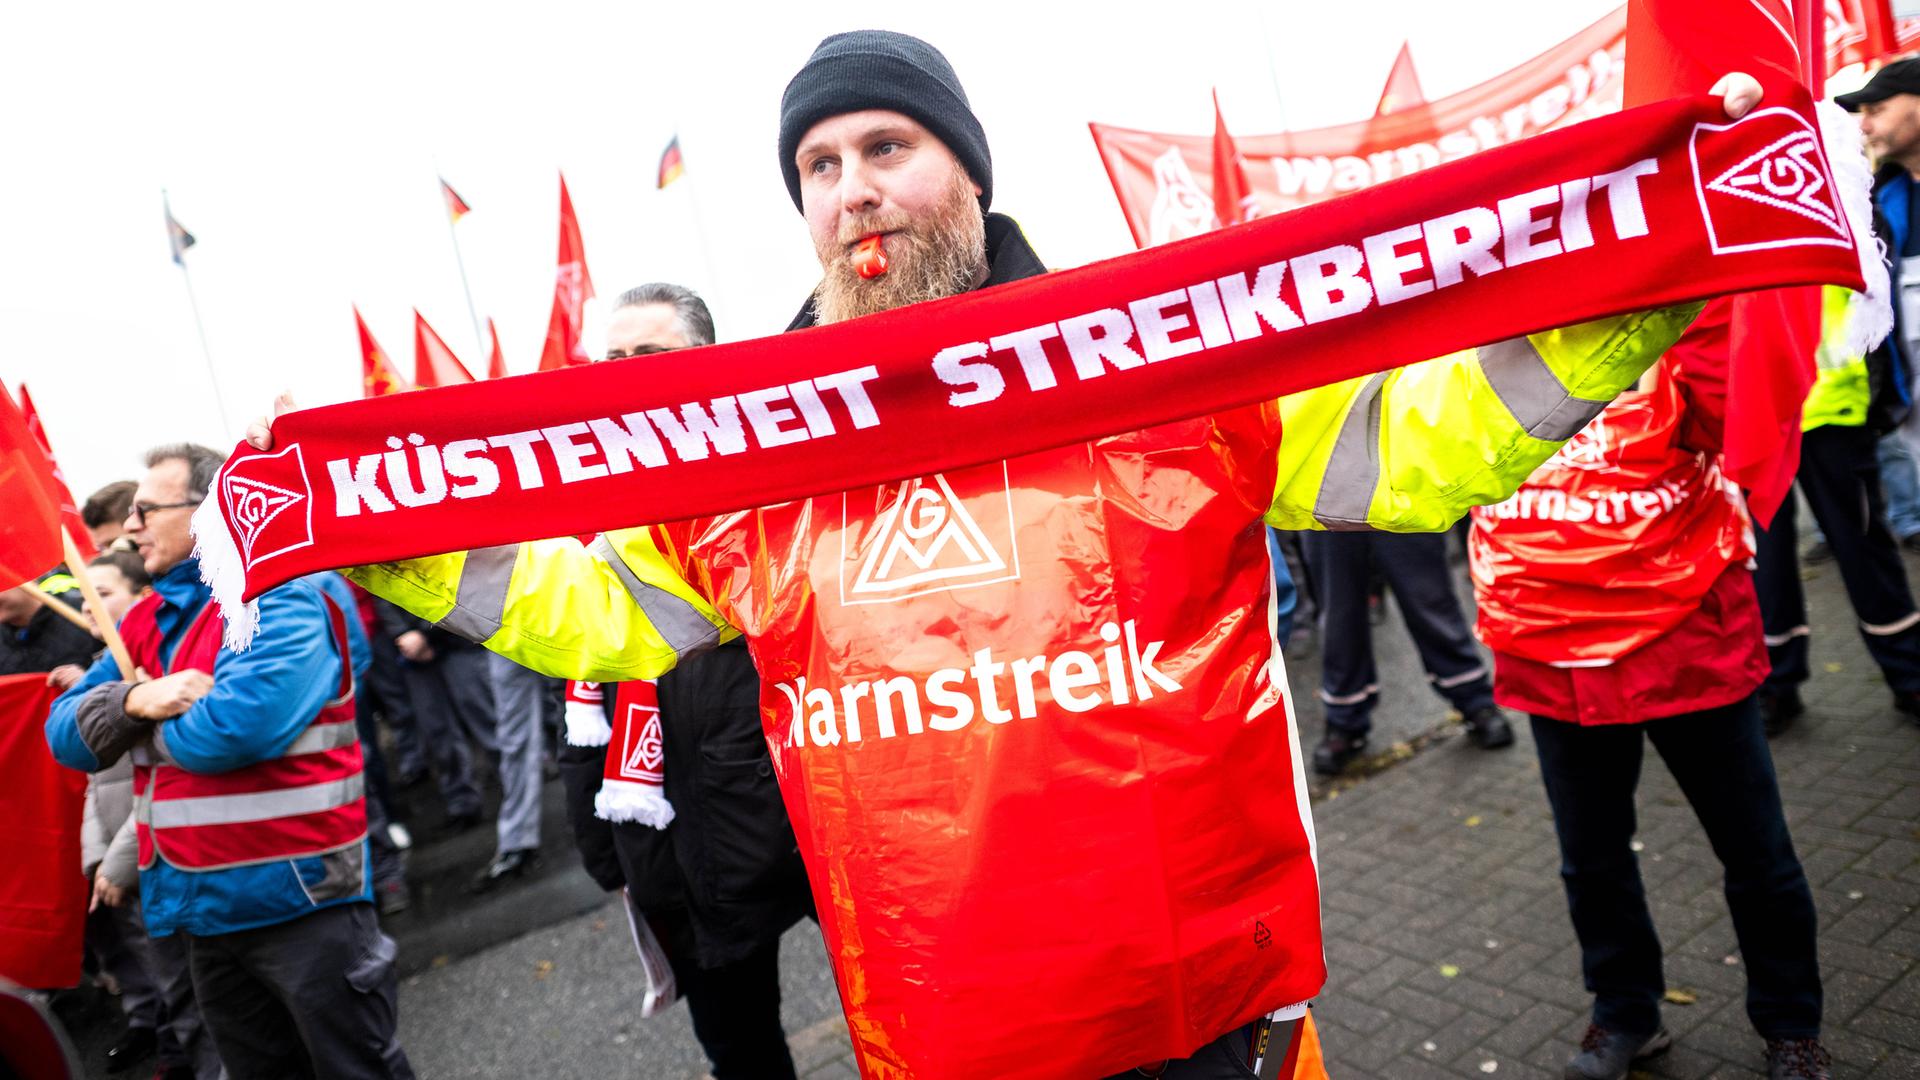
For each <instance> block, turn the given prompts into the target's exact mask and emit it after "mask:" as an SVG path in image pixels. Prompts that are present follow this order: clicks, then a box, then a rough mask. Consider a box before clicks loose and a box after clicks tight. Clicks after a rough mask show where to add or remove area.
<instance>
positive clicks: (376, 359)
mask: <svg viewBox="0 0 1920 1080" xmlns="http://www.w3.org/2000/svg"><path fill="white" fill-rule="evenodd" d="M353 325H354V327H355V328H356V329H358V330H359V331H360V396H361V397H363V398H370V397H380V396H381V395H383V394H397V393H399V392H401V391H402V390H411V389H413V387H411V386H408V385H407V380H405V379H403V378H401V377H400V372H398V371H396V370H395V369H394V366H393V361H391V360H389V359H387V353H386V350H384V349H382V348H381V347H380V343H379V342H377V341H375V340H373V331H371V330H369V329H367V320H365V319H363V318H361V317H360V309H359V307H357V306H356V307H355V308H354V309H353Z"/></svg>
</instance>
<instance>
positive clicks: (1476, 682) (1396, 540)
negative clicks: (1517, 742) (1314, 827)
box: [1306, 532, 1513, 776]
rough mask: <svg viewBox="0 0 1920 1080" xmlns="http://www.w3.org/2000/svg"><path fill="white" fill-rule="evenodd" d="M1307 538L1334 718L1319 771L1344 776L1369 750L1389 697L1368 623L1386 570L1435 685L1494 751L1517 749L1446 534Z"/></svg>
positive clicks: (1319, 753) (1325, 695) (1324, 700)
mask: <svg viewBox="0 0 1920 1080" xmlns="http://www.w3.org/2000/svg"><path fill="white" fill-rule="evenodd" d="M1306 541H1307V559H1308V563H1309V567H1310V572H1311V573H1312V574H1313V584H1314V591H1315V593H1316V595H1317V596H1318V597H1319V600H1320V704H1321V706H1322V708H1323V709H1324V710H1325V712H1326V717H1327V730H1326V734H1325V735H1323V736H1322V737H1321V739H1320V745H1319V746H1318V747H1316V748H1315V749H1314V751H1313V768H1314V771H1315V772H1318V773H1320V774H1321V775H1323V776H1335V775H1338V774H1339V773H1340V772H1342V771H1344V770H1345V769H1346V767H1347V766H1348V765H1350V764H1352V762H1353V760H1354V759H1355V758H1357V757H1359V756H1360V755H1361V754H1363V753H1365V752H1366V749H1367V735H1368V733H1369V732H1370V731H1372V729H1373V707H1374V705H1375V704H1376V703H1378V701H1379V699H1380V680H1379V675H1378V673H1377V672H1376V671H1375V669H1374V664H1373V626H1372V624H1371V621H1370V620H1369V619H1368V617H1367V584H1368V581H1369V580H1370V578H1371V577H1372V575H1373V573H1374V572H1375V571H1376V570H1377V571H1378V572H1379V573H1380V575H1381V576H1382V577H1384V578H1385V579H1386V582H1387V587H1388V588H1390V589H1392V590H1393V597H1394V600H1395V601H1396V602H1397V606H1398V607H1399V608H1400V617H1401V618H1402V619H1404V620H1405V621H1406V624H1407V633H1408V634H1409V635H1411V636H1412V637H1413V644H1414V647H1415V648H1416V649H1418V650H1419V651H1420V663H1421V666H1423V667H1425V668H1426V670H1427V681H1428V682H1429V683H1431V684H1432V685H1433V689H1434V691H1435V692H1436V693H1438V694H1439V695H1440V696H1441V697H1443V698H1445V699H1446V700H1447V702H1448V704H1450V705H1452V706H1453V707H1454V708H1455V709H1458V710H1459V711H1460V715H1461V716H1463V717H1465V718H1466V724H1467V734H1468V736H1469V737H1470V738H1472V739H1473V741H1474V743H1475V744H1477V745H1479V746H1481V747H1483V748H1486V749H1493V748H1495V747H1501V746H1507V745H1509V744H1511V743H1512V742H1513V728H1512V727H1511V726H1510V725H1509V724H1508V723H1507V718H1506V715H1505V714H1504V713H1502V712H1501V711H1500V709H1499V707H1498V706H1496V705H1494V703H1493V679H1492V675H1491V671H1490V669H1489V668H1488V667H1487V662H1486V660H1485V658H1483V657H1482V656H1481V655H1480V648H1479V646H1478V645H1477V644H1476V643H1475V642H1474V640H1473V634H1472V632H1470V631H1469V630H1468V629H1467V620H1466V618H1465V616H1463V615H1462V614H1461V611H1460V600H1459V597H1457V596H1455V595H1454V591H1453V581H1452V579H1451V578H1450V577H1449V574H1448V570H1447V538H1446V535H1445V534H1443V533H1382V532H1326V533H1311V534H1309V535H1308V536H1307V537H1306Z"/></svg>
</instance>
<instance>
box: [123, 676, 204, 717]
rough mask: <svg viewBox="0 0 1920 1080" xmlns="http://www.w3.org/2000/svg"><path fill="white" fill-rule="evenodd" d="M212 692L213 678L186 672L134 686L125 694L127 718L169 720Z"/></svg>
mask: <svg viewBox="0 0 1920 1080" xmlns="http://www.w3.org/2000/svg"><path fill="white" fill-rule="evenodd" d="M212 689H213V676H211V675H209V674H207V673H206V672H204V671H195V670H192V669H188V670H186V671H176V672H174V673H173V674H171V675H163V676H161V677H160V678H158V679H155V680H153V681H152V682H143V683H135V684H134V687H133V689H131V690H129V691H127V705H126V708H127V715H128V716H132V717H137V718H139V719H141V720H171V719H173V718H174V717H176V716H179V715H180V714H181V713H184V712H186V711H187V710H188V709H190V708H192V707H193V703H194V702H196V701H199V700H200V699H201V698H203V697H206V696H207V692H208V691H210V690H212Z"/></svg>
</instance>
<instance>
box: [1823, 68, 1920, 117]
mask: <svg viewBox="0 0 1920 1080" xmlns="http://www.w3.org/2000/svg"><path fill="white" fill-rule="evenodd" d="M1895 94H1920V57H1910V58H1908V59H1906V60H1895V61H1894V62H1893V63H1891V64H1888V65H1887V66H1886V67H1883V68H1881V69H1880V70H1879V71H1876V72H1874V73H1873V78H1872V79H1870V80H1868V82H1867V85H1865V86H1863V87H1861V88H1860V89H1858V90H1855V91H1854V92H1853V93H1851V94H1841V95H1839V96H1838V97H1835V98H1834V99H1833V100H1834V101H1835V102H1836V103H1837V104H1838V105H1839V106H1840V107H1841V108H1843V109H1845V110H1847V111H1848V112H1859V111H1860V106H1862V105H1868V104H1871V103H1873V102H1876V101H1885V100H1887V99H1888V98H1890V97H1892V96H1893V95H1895Z"/></svg>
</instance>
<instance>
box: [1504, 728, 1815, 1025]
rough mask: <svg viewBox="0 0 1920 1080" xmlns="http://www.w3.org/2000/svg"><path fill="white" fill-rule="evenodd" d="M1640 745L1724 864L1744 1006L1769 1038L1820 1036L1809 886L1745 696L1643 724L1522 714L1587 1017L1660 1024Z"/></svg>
mask: <svg viewBox="0 0 1920 1080" xmlns="http://www.w3.org/2000/svg"><path fill="white" fill-rule="evenodd" d="M1643 736H1644V738H1645V739H1646V740H1648V741H1651V742H1652V743H1653V748H1654V749H1655V750H1658V751H1659V752H1660V757H1661V758H1662V759H1663V760H1665V761H1666V763H1667V769H1668V770H1669V771H1670V772H1672V773H1673V778H1674V780H1676V781H1677V782H1678V783H1679V785H1680V790H1681V791H1682V792H1684V793H1685V794H1686V797H1687V802H1688V803H1690V804H1692V806H1693V812H1694V815H1695V816H1696V817H1698V818H1699V819H1700V824H1701V826H1702V827H1703V828H1705V830H1706V833H1707V839H1708V841H1709V842H1711V843H1712V845H1713V853H1714V854H1715V855H1717V856H1719V858H1720V864H1721V866H1722V867H1724V868H1725V870H1726V895H1727V908H1728V910H1729V911H1730V912H1731V913H1732V915H1733V930H1734V935H1735V937H1737V938H1738V939H1739V942H1740V955H1741V957H1742V959H1743V960H1744V961H1745V964H1746V969H1747V1017H1748V1018H1749V1019H1750V1020H1752V1021H1753V1026H1754V1028H1755V1029H1756V1030H1757V1031H1759V1032H1760V1034H1761V1036H1762V1037H1764V1038H1768V1039H1797V1038H1810V1037H1814V1036H1818V1035H1819V1034H1820V1000H1821V997H1820V967H1819V963H1818V961H1817V959H1816V956H1815V948H1814V912H1813V893H1812V892H1811V891H1810V890H1809V889H1808V888H1807V878H1806V874H1805V873H1804V872H1802V871H1801V869H1800V859H1799V857H1798V856H1797V855H1795V854H1794V850H1793V839H1792V837H1790V836H1789V835H1788V834H1787V820H1786V816H1785V815H1784V814H1783V813H1782V812H1781V809H1780V788H1779V784H1778V783H1777V782H1776V781H1775V779H1774V773H1773V755H1772V754H1771V753H1770V752H1769V751H1768V749H1767V739H1766V735H1765V733H1764V732H1763V730H1762V728H1761V724H1760V710H1759V708H1758V707H1757V706H1756V705H1755V703H1754V699H1753V698H1752V697H1751V696H1749V697H1747V698H1745V699H1743V700H1741V701H1739V702H1736V703H1734V704H1732V705H1727V706H1724V707H1722V708H1718V709H1708V710H1705V711H1703V712H1697V713H1687V714H1683V715H1680V716H1673V717H1668V718H1666V719H1662V720H1653V721H1649V722H1647V723H1644V724H1607V725H1601V726H1597V727H1582V726H1580V725H1578V724H1570V723H1565V722H1563V721H1559V720H1551V719H1548V718H1546V717H1543V716H1535V717H1534V718H1533V740H1534V747H1535V749H1536V750H1538V751H1539V754H1540V772H1541V776H1542V778H1543V779H1544V780H1545V781H1546V786H1547V801H1548V802H1549V803H1551V804H1552V806H1553V825H1554V829H1555V831H1557V832H1558V833H1559V835H1560V877H1561V879H1562V880H1563V882H1564V883H1565V885H1566V890H1567V906H1568V907H1569V908H1570V909H1571V912H1572V915H1573V929H1574V933H1575V935H1576V936H1578V937H1579V939H1580V966H1581V969H1582V971H1583V972H1584V974H1585V976H1586V983H1587V989H1588V990H1590V991H1592V993H1593V995H1594V1000H1593V1022H1594V1023H1596V1024H1599V1025H1600V1026H1601V1027H1604V1028H1608V1029H1610V1030H1614V1031H1623V1032H1631V1033H1635V1034H1639V1033H1651V1032H1653V1031H1654V1030H1655V1029H1657V1028H1658V1027H1659V1026H1660V998H1661V996H1662V995H1663V994H1664V993H1665V992H1666V984H1665V981H1664V979H1663V977H1662V975H1661V971H1660V939H1659V937H1658V936H1657V935H1656V934H1655V933H1654V929H1653V917H1652V915H1651V914H1649V913H1648V911H1647V898H1646V892H1645V890H1644V889H1643V887H1642V886H1641V882H1640V864H1639V861H1638V859H1636V858H1635V856H1634V854H1633V849H1632V847H1631V844H1632V841H1633V834H1634V829H1635V818H1634V798H1633V795H1634V788H1635V787H1636V786H1637V785H1638V783H1639V781H1640V760H1641V754H1642V745H1643V743H1642V737H1643Z"/></svg>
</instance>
